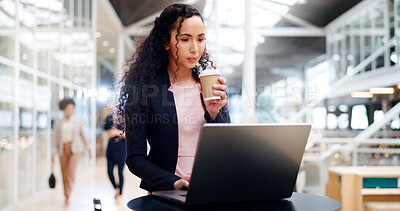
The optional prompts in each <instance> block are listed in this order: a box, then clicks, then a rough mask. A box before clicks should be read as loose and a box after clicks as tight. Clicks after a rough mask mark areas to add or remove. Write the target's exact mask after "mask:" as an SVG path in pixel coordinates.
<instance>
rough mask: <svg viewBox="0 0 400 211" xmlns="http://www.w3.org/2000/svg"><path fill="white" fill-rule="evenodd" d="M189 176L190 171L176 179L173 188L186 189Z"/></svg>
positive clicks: (190, 175) (190, 174)
mask: <svg viewBox="0 0 400 211" xmlns="http://www.w3.org/2000/svg"><path fill="white" fill-rule="evenodd" d="M191 177H192V173H191V172H190V173H189V174H187V175H186V176H184V177H183V178H182V179H180V180H177V181H176V182H175V183H174V189H175V190H187V189H188V188H189V184H190V178H191Z"/></svg>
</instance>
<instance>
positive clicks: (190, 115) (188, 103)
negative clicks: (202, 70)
mask: <svg viewBox="0 0 400 211" xmlns="http://www.w3.org/2000/svg"><path fill="white" fill-rule="evenodd" d="M200 86H201V85H200V84H199V83H196V84H195V85H193V86H190V87H181V86H177V85H174V84H172V85H171V86H170V87H169V88H168V90H169V91H171V92H172V93H173V94H174V100H175V107H176V113H177V115H178V137H179V138H178V161H177V164H176V170H175V174H176V175H178V176H180V177H184V176H185V175H186V174H188V173H189V172H192V167H193V162H194V156H195V154H196V148H197V142H198V138H199V135H200V130H201V127H202V126H203V124H204V123H206V120H205V119H204V108H203V105H202V103H201V98H200Z"/></svg>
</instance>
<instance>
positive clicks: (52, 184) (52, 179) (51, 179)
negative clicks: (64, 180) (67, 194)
mask: <svg viewBox="0 0 400 211" xmlns="http://www.w3.org/2000/svg"><path fill="white" fill-rule="evenodd" d="M53 172H54V167H53V162H51V174H50V177H49V187H50V188H55V187H56V177H55V176H54V174H53Z"/></svg>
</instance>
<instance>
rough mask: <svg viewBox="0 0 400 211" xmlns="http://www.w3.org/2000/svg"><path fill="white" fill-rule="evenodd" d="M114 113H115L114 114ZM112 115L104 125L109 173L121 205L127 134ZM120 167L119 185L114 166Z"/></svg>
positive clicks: (117, 201) (117, 200) (116, 197)
mask: <svg viewBox="0 0 400 211" xmlns="http://www.w3.org/2000/svg"><path fill="white" fill-rule="evenodd" d="M112 113H113V112H112ZM112 113H111V114H110V115H108V116H107V118H106V120H105V123H104V131H105V133H106V134H107V136H108V138H109V139H108V144H107V151H106V156H107V172H108V177H109V178H110V181H111V184H112V185H113V187H114V189H115V200H116V203H117V204H119V202H120V197H121V195H122V188H123V185H124V175H123V170H124V166H125V158H126V146H125V145H126V141H125V134H123V130H124V127H123V126H122V125H120V124H119V125H114V122H113V115H112ZM115 165H117V166H118V176H119V180H118V181H119V184H117V183H116V182H115V178H114V166H115Z"/></svg>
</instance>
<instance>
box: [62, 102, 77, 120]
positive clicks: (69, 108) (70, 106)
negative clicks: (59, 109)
mask: <svg viewBox="0 0 400 211" xmlns="http://www.w3.org/2000/svg"><path fill="white" fill-rule="evenodd" d="M74 109H75V106H74V104H68V105H67V106H65V108H64V110H63V111H64V114H65V117H66V118H70V117H71V116H72V115H73V114H74Z"/></svg>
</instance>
